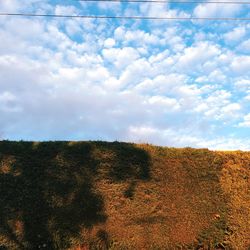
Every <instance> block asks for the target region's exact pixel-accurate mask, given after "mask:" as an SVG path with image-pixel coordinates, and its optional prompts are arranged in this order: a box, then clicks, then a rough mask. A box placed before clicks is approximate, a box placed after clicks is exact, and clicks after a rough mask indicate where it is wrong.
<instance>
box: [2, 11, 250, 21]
mask: <svg viewBox="0 0 250 250" xmlns="http://www.w3.org/2000/svg"><path fill="white" fill-rule="evenodd" d="M0 16H21V17H49V18H81V19H134V20H179V21H195V20H197V21H198V20H205V21H250V17H249V18H248V17H247V18H238V17H150V16H96V15H54V14H32V13H0Z"/></svg>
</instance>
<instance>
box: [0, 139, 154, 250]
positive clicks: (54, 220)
mask: <svg viewBox="0 0 250 250" xmlns="http://www.w3.org/2000/svg"><path fill="white" fill-rule="evenodd" d="M104 145H105V147H107V148H109V149H111V150H113V151H114V152H115V159H112V160H111V162H110V164H111V165H110V166H111V167H110V169H109V177H110V178H112V179H113V180H117V181H122V180H128V179H131V178H135V179H138V178H140V179H147V178H149V176H150V172H149V170H150V158H149V156H148V155H147V153H145V151H143V150H142V149H138V148H135V147H134V146H133V145H132V144H125V143H122V144H119V143H106V144H102V145H101V144H100V143H88V142H79V143H68V142H53V143H52V142H44V143H31V142H7V141H3V142H0V190H1V191H0V236H1V235H4V236H5V238H6V242H5V243H3V242H2V241H1V238H0V248H1V247H3V249H4V247H5V246H6V247H7V248H6V249H51V250H53V249H66V248H68V247H70V244H72V241H73V244H77V243H78V242H77V239H78V240H81V231H82V229H83V228H91V227H92V226H94V225H95V224H97V223H103V222H105V220H106V215H105V211H104V201H103V197H102V195H101V194H100V193H98V192H97V191H96V190H95V189H94V184H95V183H94V180H95V176H96V175H97V174H98V167H99V166H100V160H97V159H96V157H95V156H94V153H93V152H94V149H95V148H98V147H100V146H101V147H103V146H104ZM8 157H12V158H11V159H13V158H14V160H13V161H12V162H11V163H8ZM8 164H9V166H8V167H6V165H8ZM133 185H134V184H133ZM83 237H84V236H83ZM1 245H2V246H1Z"/></svg>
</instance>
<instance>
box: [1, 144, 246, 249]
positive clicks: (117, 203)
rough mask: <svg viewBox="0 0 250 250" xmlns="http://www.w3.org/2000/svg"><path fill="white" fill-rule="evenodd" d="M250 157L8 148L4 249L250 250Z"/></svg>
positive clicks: (146, 149)
mask: <svg viewBox="0 0 250 250" xmlns="http://www.w3.org/2000/svg"><path fill="white" fill-rule="evenodd" d="M249 175H250V152H240V151H236V152H213V151H209V150H207V149H192V148H183V149H175V148H164V147H156V146H151V145H137V144H128V143H119V142H113V143H106V142H42V143H38V142H9V141H1V142H0V249H11V250H12V249H13V250H16V249H52V250H53V249H71V250H77V249H79V250H80V249H84V250H87V249H103V250H105V249H119V250H120V249H236V250H237V249H239V250H244V249H246V250H247V249H249V247H250V234H249V231H250V179H249Z"/></svg>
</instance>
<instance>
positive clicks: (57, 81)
mask: <svg viewBox="0 0 250 250" xmlns="http://www.w3.org/2000/svg"><path fill="white" fill-rule="evenodd" d="M0 12H1V13H36V14H62V15H64V14H67V15H102V16H103V15H113V16H116V15H120V16H151V17H238V18H244V17H248V18H249V17H250V5H233V4H208V3H206V1H204V3H199V4H198V3H196V4H184V3H180V4H170V3H164V4H163V3H161V4H159V3H120V2H119V3H107V2H84V1H77V0H64V1H60V0H57V1H50V0H40V1H39V0H4V1H0ZM249 69H250V21H175V20H168V21H164V20H161V21H159V20H158V21H157V20H154V21H153V20H113V19H112V20H110V19H80V18H79V19H76V18H74V19H72V18H46V17H39V18H38V17H33V18H30V17H6V16H0V138H2V139H8V140H36V141H44V140H105V141H115V140H117V141H126V142H136V143H150V144H155V145H162V146H170V147H195V148H209V149H221V150H231V149H233V150H235V149H240V150H250V70H249Z"/></svg>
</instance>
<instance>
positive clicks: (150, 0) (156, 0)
mask: <svg viewBox="0 0 250 250" xmlns="http://www.w3.org/2000/svg"><path fill="white" fill-rule="evenodd" d="M74 1H77V2H113V3H170V4H171V3H174V4H201V3H204V4H250V2H243V1H238V2H235V1H231V2H230V1H221V2H219V1H208V2H204V1H183V2H181V1H172V0H170V1H167V0H74Z"/></svg>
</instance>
